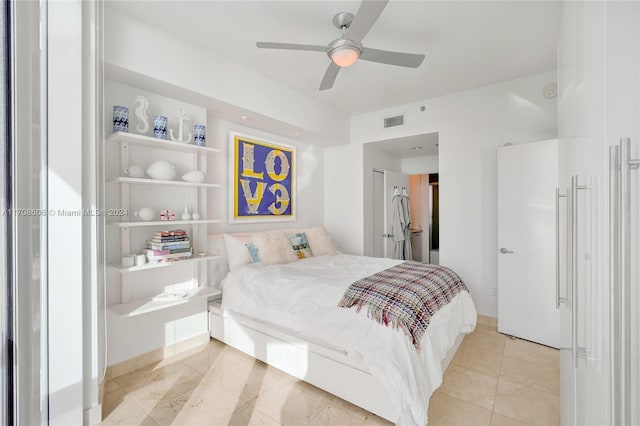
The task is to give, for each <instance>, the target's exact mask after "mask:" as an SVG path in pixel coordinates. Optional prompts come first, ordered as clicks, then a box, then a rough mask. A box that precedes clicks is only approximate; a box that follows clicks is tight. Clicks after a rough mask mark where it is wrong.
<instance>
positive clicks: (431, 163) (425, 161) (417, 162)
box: [400, 155, 439, 175]
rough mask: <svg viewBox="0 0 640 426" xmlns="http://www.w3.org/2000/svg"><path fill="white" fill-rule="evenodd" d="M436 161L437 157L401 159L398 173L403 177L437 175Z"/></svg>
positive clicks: (426, 156)
mask: <svg viewBox="0 0 640 426" xmlns="http://www.w3.org/2000/svg"><path fill="white" fill-rule="evenodd" d="M438 161H439V160H438V156H437V155H425V156H423V157H411V158H403V159H402V160H401V163H400V169H401V170H400V171H401V172H402V173H404V174H405V175H420V174H424V173H426V174H429V173H438Z"/></svg>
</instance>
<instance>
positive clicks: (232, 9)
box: [107, 0, 561, 114]
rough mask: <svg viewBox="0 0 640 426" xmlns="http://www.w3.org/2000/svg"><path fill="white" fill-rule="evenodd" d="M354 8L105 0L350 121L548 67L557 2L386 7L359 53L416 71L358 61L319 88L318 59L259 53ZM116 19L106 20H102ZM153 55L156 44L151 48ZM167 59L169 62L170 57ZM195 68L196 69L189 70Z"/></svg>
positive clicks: (322, 65) (345, 4)
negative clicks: (389, 58)
mask: <svg viewBox="0 0 640 426" xmlns="http://www.w3.org/2000/svg"><path fill="white" fill-rule="evenodd" d="M359 4H360V2H358V1H355V2H354V1H335V2H334V1H308V0H299V1H238V0H236V1H150V0H145V1H113V2H108V3H107V7H110V8H114V9H115V10H116V11H117V13H118V14H126V15H130V16H132V17H134V18H136V19H139V20H141V21H145V22H147V23H150V24H152V25H153V26H155V27H156V28H161V29H163V30H165V31H167V32H169V33H172V34H174V35H175V36H176V37H179V38H182V39H184V40H186V41H187V42H189V43H193V44H196V45H200V46H201V47H204V48H205V49H208V50H211V51H213V52H216V53H218V54H220V55H222V56H225V57H227V58H229V59H231V60H233V61H235V62H237V63H240V64H243V65H245V66H247V67H249V68H251V69H253V70H256V71H258V72H261V73H263V74H264V75H266V76H268V77H270V78H272V79H273V80H276V81H279V82H281V83H283V84H285V85H287V86H289V87H291V88H293V89H295V90H297V91H299V92H302V93H304V94H306V95H308V96H310V97H312V98H315V99H317V100H319V101H320V102H322V103H325V104H328V105H330V106H333V107H335V108H338V109H340V110H343V111H345V112H348V113H350V114H355V113H361V112H367V111H373V110H377V109H381V108H385V107H389V106H393V105H399V104H404V103H409V102H414V101H418V100H421V99H427V98H431V97H435V96H440V95H444V94H447V93H453V92H457V91H461V90H465V89H470V88H475V87H481V86H486V85H489V84H494V83H497V82H501V81H505V80H510V79H514V78H518V77H522V76H525V75H529V74H533V73H536V72H542V71H547V70H551V69H554V68H555V67H556V63H555V62H556V59H555V58H556V54H555V52H556V42H557V38H558V30H559V23H560V14H561V2H559V1H550V2H546V1H451V0H449V1H400V0H392V1H390V2H389V4H388V5H387V7H386V9H385V10H384V11H383V13H382V15H381V16H380V19H379V20H378V21H377V22H376V24H375V25H374V26H373V28H372V29H371V31H370V32H369V34H368V35H367V36H366V37H365V38H364V39H363V44H364V45H365V47H367V46H369V47H375V48H378V49H386V50H398V51H405V52H414V53H424V54H426V56H427V58H426V60H425V62H424V63H423V64H422V66H421V67H420V68H418V69H410V68H403V67H393V66H389V65H384V64H377V63H372V62H366V61H358V62H356V64H354V65H353V66H351V67H349V68H346V69H343V70H341V72H340V75H338V78H337V80H336V84H335V85H334V88H333V89H332V90H328V91H323V92H320V91H318V86H319V85H320V81H321V79H322V76H323V74H324V71H325V69H326V67H327V65H328V64H329V59H328V58H327V57H326V55H325V54H324V53H321V52H298V51H277V50H266V49H257V48H256V47H255V43H256V41H275V42H292V43H304V44H328V43H329V42H330V41H331V40H333V39H335V38H337V37H338V36H339V31H338V30H337V29H336V28H335V27H334V26H333V24H332V23H331V19H332V17H333V15H334V14H335V13H337V12H340V11H350V12H352V13H356V11H357V9H358V6H359ZM110 16H114V15H110ZM149 48H150V49H151V48H152V49H155V50H156V51H157V52H158V53H159V54H161V52H162V47H161V46H150V47H149ZM168 60H170V59H168ZM194 66H197V64H194Z"/></svg>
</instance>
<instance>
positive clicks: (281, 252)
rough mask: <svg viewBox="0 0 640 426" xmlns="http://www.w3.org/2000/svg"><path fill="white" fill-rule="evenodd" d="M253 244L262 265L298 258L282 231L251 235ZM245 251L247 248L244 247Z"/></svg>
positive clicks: (293, 260) (292, 260) (291, 260)
mask: <svg viewBox="0 0 640 426" xmlns="http://www.w3.org/2000/svg"><path fill="white" fill-rule="evenodd" d="M253 244H254V245H255V246H256V248H257V249H258V251H259V252H260V258H261V259H262V264H263V265H274V264H278V263H291V262H295V261H296V260H298V257H297V256H296V254H295V253H294V252H293V249H292V248H291V243H290V242H289V239H288V238H287V236H286V235H285V234H284V232H282V231H271V232H261V233H259V234H256V235H255V236H254V237H253ZM245 251H247V250H246V249H245ZM247 253H248V251H247Z"/></svg>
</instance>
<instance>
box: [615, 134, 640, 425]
mask: <svg viewBox="0 0 640 426" xmlns="http://www.w3.org/2000/svg"><path fill="white" fill-rule="evenodd" d="M630 158H631V139H630V138H622V139H620V185H619V192H618V196H619V200H620V207H619V208H620V210H619V221H620V222H619V228H618V229H619V231H620V236H619V239H620V241H619V243H620V245H619V249H618V254H619V261H618V267H619V272H618V276H619V283H620V286H619V295H618V296H619V299H618V300H619V301H620V305H619V308H620V319H619V321H620V323H619V326H620V331H621V334H620V335H619V340H620V376H619V377H620V379H621V380H622V383H621V384H622V386H621V389H620V391H621V393H620V400H621V403H622V410H621V413H620V414H621V416H622V418H621V421H622V422H623V423H622V424H629V422H630V421H631V417H630V415H631V411H630V404H631V400H630V396H629V390H630V389H631V381H630V374H631V363H630V362H631V360H630V357H629V352H630V350H631V345H630V342H631V327H630V324H629V318H630V316H631V285H630V284H631V263H630V258H631V238H629V233H630V232H631V173H630V171H631V166H632V165H636V164H637V161H633V160H630Z"/></svg>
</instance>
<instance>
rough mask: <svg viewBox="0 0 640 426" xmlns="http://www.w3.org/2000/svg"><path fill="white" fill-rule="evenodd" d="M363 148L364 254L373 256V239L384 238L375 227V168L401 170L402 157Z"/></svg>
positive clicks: (369, 147)
mask: <svg viewBox="0 0 640 426" xmlns="http://www.w3.org/2000/svg"><path fill="white" fill-rule="evenodd" d="M363 148H364V151H363V162H364V169H363V182H362V185H363V207H364V211H363V217H364V255H365V256H373V239H374V238H382V230H375V229H373V215H374V209H373V202H374V194H373V169H378V170H389V171H392V172H400V159H399V158H397V157H394V156H392V155H389V154H388V153H387V152H384V151H380V150H379V149H375V148H374V147H373V146H367V145H364V147H363ZM380 196H382V194H380Z"/></svg>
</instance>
